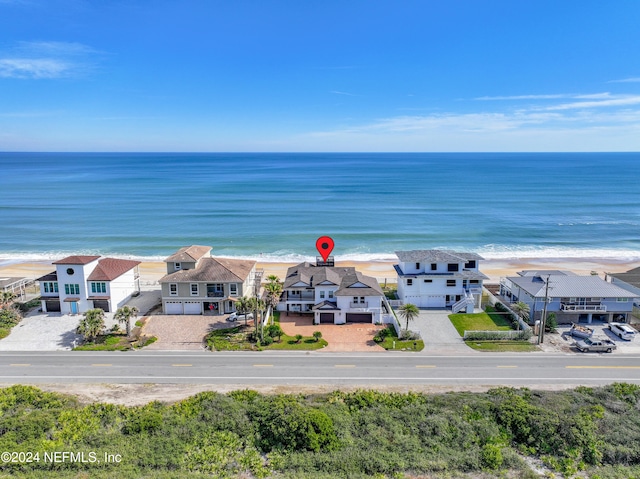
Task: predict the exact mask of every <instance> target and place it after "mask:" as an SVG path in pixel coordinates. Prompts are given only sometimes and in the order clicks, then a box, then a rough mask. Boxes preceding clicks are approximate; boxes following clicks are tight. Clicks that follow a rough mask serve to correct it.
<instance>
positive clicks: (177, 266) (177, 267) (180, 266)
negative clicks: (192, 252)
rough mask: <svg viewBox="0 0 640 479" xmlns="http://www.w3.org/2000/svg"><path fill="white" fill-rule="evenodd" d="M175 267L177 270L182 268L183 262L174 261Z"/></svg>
mask: <svg viewBox="0 0 640 479" xmlns="http://www.w3.org/2000/svg"><path fill="white" fill-rule="evenodd" d="M174 267H175V270H176V271H179V270H181V269H182V264H181V263H174Z"/></svg>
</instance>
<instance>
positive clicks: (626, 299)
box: [616, 298, 629, 303]
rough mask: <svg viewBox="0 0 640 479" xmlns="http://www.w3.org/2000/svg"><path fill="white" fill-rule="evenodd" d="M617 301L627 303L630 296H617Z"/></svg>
mask: <svg viewBox="0 0 640 479" xmlns="http://www.w3.org/2000/svg"><path fill="white" fill-rule="evenodd" d="M616 301H617V302H618V303H626V302H627V301H629V298H616Z"/></svg>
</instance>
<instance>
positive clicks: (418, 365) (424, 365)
mask: <svg viewBox="0 0 640 479" xmlns="http://www.w3.org/2000/svg"><path fill="white" fill-rule="evenodd" d="M416 367H417V368H435V366H432V365H430V364H416Z"/></svg>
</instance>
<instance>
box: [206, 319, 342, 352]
mask: <svg viewBox="0 0 640 479" xmlns="http://www.w3.org/2000/svg"><path fill="white" fill-rule="evenodd" d="M252 331H253V328H252V327H245V326H244V325H240V326H236V327H234V328H226V329H218V330H216V331H211V332H210V333H209V334H208V335H207V337H206V342H207V345H208V346H209V347H210V348H211V349H212V350H215V351H256V350H260V351H262V350H270V349H287V350H293V351H313V350H315V349H321V348H324V347H325V346H327V344H329V343H327V342H326V341H325V340H324V339H320V341H316V340H315V338H313V337H310V336H304V337H303V338H302V339H301V340H300V342H299V343H298V342H297V341H296V338H294V337H293V336H287V335H286V334H283V335H282V336H281V337H280V341H274V342H273V343H271V344H270V345H268V346H266V345H262V346H260V347H258V346H256V344H255V343H252V342H251V341H249V339H248V336H249V334H250V333H251V332H252Z"/></svg>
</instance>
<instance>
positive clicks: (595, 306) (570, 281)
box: [500, 270, 636, 323]
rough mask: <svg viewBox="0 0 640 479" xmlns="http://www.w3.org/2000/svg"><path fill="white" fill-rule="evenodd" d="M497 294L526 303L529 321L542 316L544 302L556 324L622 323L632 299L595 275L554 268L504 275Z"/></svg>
mask: <svg viewBox="0 0 640 479" xmlns="http://www.w3.org/2000/svg"><path fill="white" fill-rule="evenodd" d="M500 295H501V296H502V297H504V298H506V299H507V301H509V302H510V303H516V302H518V301H522V302H524V303H526V304H527V305H528V306H529V317H530V322H533V321H537V320H539V319H540V318H541V317H542V313H543V310H544V305H545V303H546V304H547V313H550V312H553V313H555V314H556V320H557V321H558V323H577V322H579V321H583V322H587V323H591V321H593V320H598V321H619V322H625V321H627V320H628V319H629V315H630V313H631V312H632V311H633V302H634V299H636V298H635V296H636V295H635V294H634V293H632V292H629V291H627V290H626V289H623V288H620V287H619V286H616V285H615V284H611V283H608V282H607V281H604V280H603V279H602V278H600V277H598V276H595V275H591V276H580V275H577V274H575V273H572V272H570V271H557V270H549V271H532V270H526V271H521V272H519V273H518V276H509V277H507V278H504V279H502V280H501V282H500Z"/></svg>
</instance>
